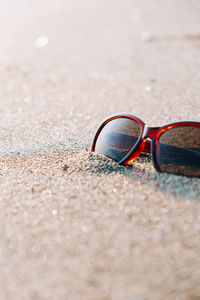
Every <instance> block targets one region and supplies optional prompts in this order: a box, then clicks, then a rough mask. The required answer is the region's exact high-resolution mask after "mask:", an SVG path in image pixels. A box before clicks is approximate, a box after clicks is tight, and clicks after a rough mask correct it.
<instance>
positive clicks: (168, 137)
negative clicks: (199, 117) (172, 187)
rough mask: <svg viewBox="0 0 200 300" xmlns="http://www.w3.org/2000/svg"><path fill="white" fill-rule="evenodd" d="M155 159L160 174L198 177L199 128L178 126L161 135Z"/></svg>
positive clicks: (199, 162)
mask: <svg viewBox="0 0 200 300" xmlns="http://www.w3.org/2000/svg"><path fill="white" fill-rule="evenodd" d="M156 158H157V162H158V165H159V167H160V170H161V171H162V172H167V173H174V174H179V175H186V176H197V177H199V176H200V127H194V126H178V127H175V128H171V129H169V130H167V131H166V132H164V133H162V134H161V136H160V138H159V140H158V144H157V149H156Z"/></svg>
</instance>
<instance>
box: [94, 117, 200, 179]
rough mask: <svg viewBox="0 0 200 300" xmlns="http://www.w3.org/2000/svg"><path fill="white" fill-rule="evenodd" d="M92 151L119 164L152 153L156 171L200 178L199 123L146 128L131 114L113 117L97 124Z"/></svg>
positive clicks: (125, 163) (126, 163) (178, 123)
mask: <svg viewBox="0 0 200 300" xmlns="http://www.w3.org/2000/svg"><path fill="white" fill-rule="evenodd" d="M91 151H92V152H94V151H95V152H97V153H100V154H103V155H105V156H107V157H109V158H112V159H113V160H115V161H117V162H118V163H119V164H120V165H128V164H129V163H130V162H132V161H134V160H135V159H136V158H137V157H138V156H139V155H140V154H141V153H142V152H143V153H144V152H146V153H151V154H152V161H153V165H154V167H155V169H156V170H157V171H158V172H166V173H173V174H177V175H185V176H195V177H200V122H191V121H186V122H176V123H171V124H167V125H164V126H162V127H149V126H147V125H146V124H145V123H144V122H143V121H142V120H140V119H139V118H137V117H135V116H133V115H131V114H116V115H113V116H111V117H109V118H107V119H105V120H104V121H103V122H102V123H101V124H100V126H99V128H98V130H97V132H96V134H95V136H94V139H93V143H92V149H91Z"/></svg>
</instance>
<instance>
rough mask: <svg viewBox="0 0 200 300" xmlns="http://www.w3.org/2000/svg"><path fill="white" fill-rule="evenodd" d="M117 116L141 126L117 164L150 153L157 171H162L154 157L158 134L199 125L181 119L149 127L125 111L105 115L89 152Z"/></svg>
mask: <svg viewBox="0 0 200 300" xmlns="http://www.w3.org/2000/svg"><path fill="white" fill-rule="evenodd" d="M118 118H127V119H130V120H133V121H135V122H137V123H138V124H139V126H140V128H141V134H140V137H139V138H138V141H137V143H136V144H135V145H134V146H133V148H132V149H131V150H130V151H129V152H128V153H127V154H126V156H125V157H124V158H123V159H122V160H121V161H119V164H120V165H125V166H126V165H128V164H129V163H130V162H132V161H134V160H135V159H136V158H137V157H138V156H139V155H140V154H141V153H142V152H146V153H151V154H152V162H153V165H154V167H155V169H156V170H157V171H158V172H162V171H161V169H160V167H159V164H158V161H157V157H156V147H157V144H158V140H159V138H160V136H161V135H162V134H163V133H164V132H166V131H167V130H169V129H171V128H175V127H179V126H193V127H200V122H195V121H181V122H175V123H170V124H167V125H164V126H162V127H149V126H147V125H146V124H145V123H144V122H143V121H142V120H141V119H139V118H137V117H136V116H134V115H132V114H126V113H120V114H114V115H112V116H110V117H107V118H106V119H104V120H103V121H102V122H101V123H100V125H99V127H98V129H97V131H96V133H95V135H94V138H93V142H92V147H91V152H94V151H95V145H96V141H97V139H98V136H99V134H100V133H101V130H102V129H103V128H104V126H105V125H106V124H107V123H109V122H110V121H112V120H114V119H118Z"/></svg>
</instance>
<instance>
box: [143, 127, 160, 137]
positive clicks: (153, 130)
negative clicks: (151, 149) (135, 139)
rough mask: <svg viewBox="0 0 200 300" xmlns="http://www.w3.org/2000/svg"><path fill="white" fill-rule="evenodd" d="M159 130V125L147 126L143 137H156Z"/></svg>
mask: <svg viewBox="0 0 200 300" xmlns="http://www.w3.org/2000/svg"><path fill="white" fill-rule="evenodd" d="M158 130H159V127H149V126H146V128H145V130H144V134H143V137H144V138H145V139H147V138H150V139H151V140H152V139H153V138H154V137H155V135H156V134H157V132H158Z"/></svg>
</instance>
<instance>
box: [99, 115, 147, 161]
mask: <svg viewBox="0 0 200 300" xmlns="http://www.w3.org/2000/svg"><path fill="white" fill-rule="evenodd" d="M141 131H142V129H141V127H140V125H139V124H138V123H137V122H136V121H133V120H131V119H128V118H116V119H113V120H111V121H109V122H108V123H107V124H106V125H105V126H104V127H103V129H102V130H101V132H100V134H99V136H98V138H97V141H96V145H95V151H96V152H98V153H101V154H103V155H105V156H107V157H110V158H112V159H114V160H116V161H118V162H119V161H120V160H122V159H123V158H124V157H125V156H126V154H127V153H128V152H129V151H130V150H131V149H132V148H133V146H134V145H135V144H136V143H137V141H138V139H139V137H140V135H141Z"/></svg>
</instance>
